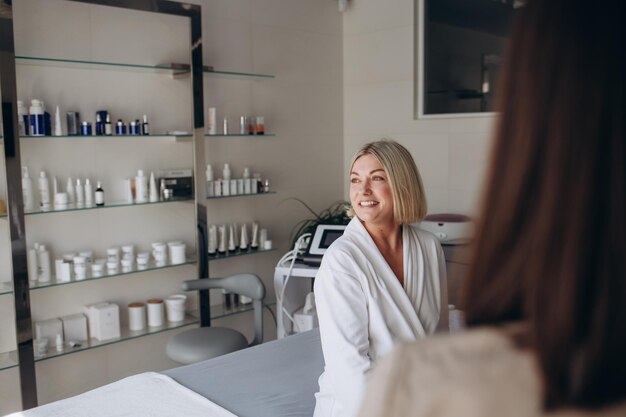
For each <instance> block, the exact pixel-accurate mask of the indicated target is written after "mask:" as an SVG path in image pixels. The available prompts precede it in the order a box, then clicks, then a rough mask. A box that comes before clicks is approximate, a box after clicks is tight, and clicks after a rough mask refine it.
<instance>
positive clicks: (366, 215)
mask: <svg viewBox="0 0 626 417" xmlns="http://www.w3.org/2000/svg"><path fill="white" fill-rule="evenodd" d="M350 202H351V203H352V211H353V213H352V214H353V215H354V217H353V219H352V221H351V222H350V224H349V225H348V227H347V228H346V231H345V233H344V235H343V236H342V237H341V238H339V239H337V240H336V241H335V242H334V243H333V244H332V245H331V246H330V247H329V248H328V250H327V251H326V254H325V255H324V258H323V260H322V264H321V266H320V269H319V272H318V273H317V276H316V279H315V297H316V305H317V312H318V317H319V323H320V336H321V341H322V350H323V353H324V361H325V368H324V372H323V374H322V375H321V377H320V379H319V385H320V390H319V392H318V393H317V394H316V407H315V413H314V416H315V417H330V416H341V417H350V416H353V415H355V414H356V412H357V411H358V406H359V404H360V401H361V396H362V393H363V389H364V384H365V378H366V375H367V373H368V372H369V371H370V369H371V368H372V366H373V365H374V363H375V362H376V361H377V360H378V359H379V358H380V357H381V356H383V355H385V354H386V353H388V352H389V351H390V350H391V349H392V347H393V346H395V345H396V344H397V343H400V342H408V341H413V340H416V339H420V338H423V337H426V336H427V335H429V334H432V333H434V332H435V331H436V330H437V329H443V330H447V328H448V313H447V311H448V310H447V289H446V270H445V261H444V256H443V251H442V249H441V246H440V245H439V241H438V240H437V238H436V237H435V236H434V235H432V234H430V233H428V232H425V231H423V230H420V229H418V228H417V227H415V226H412V225H411V224H412V223H416V222H419V221H420V220H421V219H422V218H423V217H424V215H425V214H426V199H425V196H424V187H423V185H422V180H421V178H420V175H419V171H418V170H417V167H416V166H415V162H414V161H413V158H412V156H411V154H410V153H409V151H407V150H406V149H405V148H404V147H403V146H401V145H400V144H398V143H396V142H393V141H389V140H382V141H378V142H373V143H369V144H367V145H365V146H364V147H363V148H361V149H360V150H359V151H358V152H357V153H356V155H355V156H354V158H353V159H352V164H351V168H350Z"/></svg>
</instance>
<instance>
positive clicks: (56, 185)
mask: <svg viewBox="0 0 626 417" xmlns="http://www.w3.org/2000/svg"><path fill="white" fill-rule="evenodd" d="M58 192H59V183H58V182H57V177H52V195H57V193H58Z"/></svg>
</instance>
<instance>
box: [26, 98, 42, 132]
mask: <svg viewBox="0 0 626 417" xmlns="http://www.w3.org/2000/svg"><path fill="white" fill-rule="evenodd" d="M29 113H30V118H29V120H30V123H29V131H30V135H31V136H44V135H45V128H44V121H43V119H44V115H43V113H44V111H43V103H42V102H41V100H37V99H36V98H34V99H32V100H31V101H30V109H29Z"/></svg>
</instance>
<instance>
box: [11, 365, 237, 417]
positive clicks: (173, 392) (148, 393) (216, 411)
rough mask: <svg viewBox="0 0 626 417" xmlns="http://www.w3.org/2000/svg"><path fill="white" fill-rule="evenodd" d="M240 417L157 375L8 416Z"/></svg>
mask: <svg viewBox="0 0 626 417" xmlns="http://www.w3.org/2000/svg"><path fill="white" fill-rule="evenodd" d="M141 416H146V417H147V416H149V417H174V416H176V417H178V416H185V417H237V416H235V415H234V414H233V413H231V412H230V411H227V410H225V409H224V408H222V407H220V406H219V405H217V404H215V403H214V402H212V401H211V400H208V399H206V398H204V397H203V396H201V395H199V394H197V393H195V392H193V391H191V390H190V389H188V388H185V387H184V386H182V385H180V384H179V383H177V382H175V381H174V380H173V379H171V378H170V377H168V376H165V375H161V374H158V373H156V372H146V373H143V374H139V375H133V376H130V377H128V378H125V379H122V380H120V381H117V382H114V383H112V384H108V385H105V386H103V387H100V388H96V389H94V390H92V391H88V392H86V393H84V394H80V395H77V396H75V397H71V398H67V399H65V400H60V401H55V402H53V403H50V404H46V405H42V406H41V407H37V408H33V409H30V410H27V411H21V412H17V413H14V414H10V415H9V416H7V417H141Z"/></svg>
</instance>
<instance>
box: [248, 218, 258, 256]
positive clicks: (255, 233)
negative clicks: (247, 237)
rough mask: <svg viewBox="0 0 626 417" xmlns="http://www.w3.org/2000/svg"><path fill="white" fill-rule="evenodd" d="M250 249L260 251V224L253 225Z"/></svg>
mask: <svg viewBox="0 0 626 417" xmlns="http://www.w3.org/2000/svg"><path fill="white" fill-rule="evenodd" d="M250 249H252V250H257V249H259V224H258V223H252V241H251V242H250Z"/></svg>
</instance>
